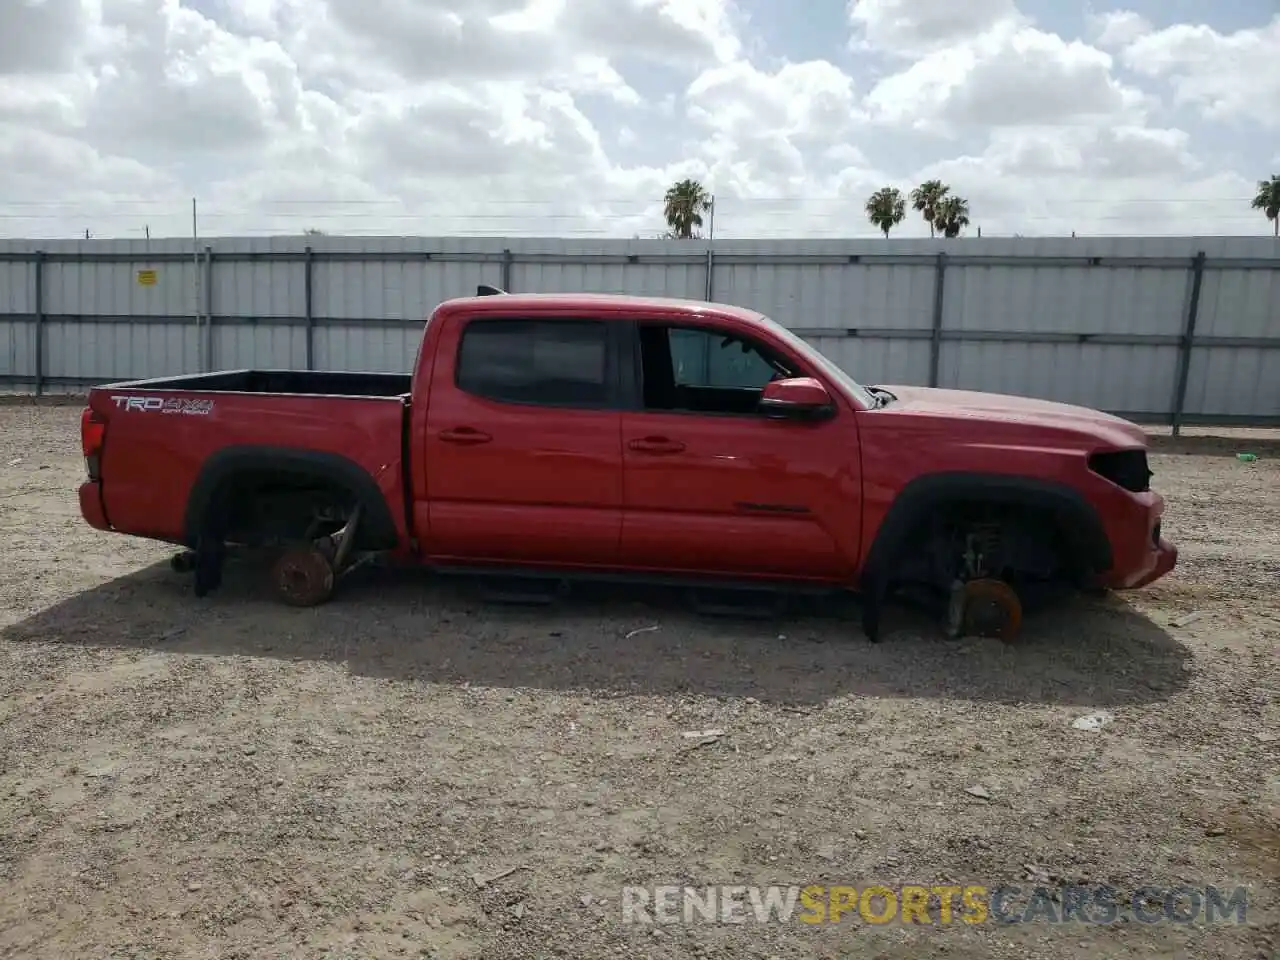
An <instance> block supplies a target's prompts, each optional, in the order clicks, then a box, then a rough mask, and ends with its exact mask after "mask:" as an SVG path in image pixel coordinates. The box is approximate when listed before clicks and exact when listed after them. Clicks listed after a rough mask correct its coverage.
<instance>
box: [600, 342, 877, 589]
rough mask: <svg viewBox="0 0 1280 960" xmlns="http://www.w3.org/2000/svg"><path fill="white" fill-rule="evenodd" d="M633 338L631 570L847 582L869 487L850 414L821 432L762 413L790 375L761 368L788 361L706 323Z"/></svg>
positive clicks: (626, 435) (627, 434)
mask: <svg viewBox="0 0 1280 960" xmlns="http://www.w3.org/2000/svg"><path fill="white" fill-rule="evenodd" d="M709 324H711V325H709ZM633 330H634V331H635V352H636V354H638V363H637V365H638V366H639V368H640V369H639V381H640V385H641V386H640V389H639V390H638V391H637V393H638V394H639V395H638V396H637V397H636V398H635V400H634V406H635V407H638V409H632V410H629V411H627V412H626V413H624V414H623V418H622V438H623V444H624V447H623V464H624V477H625V510H624V513H623V525H622V561H623V562H624V563H626V564H628V565H631V566H636V567H644V568H648V569H655V570H664V571H670V572H689V573H706V574H723V575H730V576H738V575H746V576H767V577H783V578H796V579H806V580H808V579H812V580H828V579H843V578H845V577H847V576H849V575H851V573H852V564H853V559H852V558H854V557H856V555H857V537H858V533H859V531H858V529H857V525H856V523H853V522H851V521H850V518H856V517H857V515H858V509H859V506H860V505H859V493H860V478H859V469H858V456H857V427H856V424H855V422H854V417H853V415H852V414H851V413H850V411H848V410H846V409H841V410H839V412H838V413H837V415H836V416H835V417H834V418H832V419H830V420H826V421H823V422H818V423H802V422H796V421H779V420H771V419H768V418H766V417H764V416H762V415H761V414H759V413H758V412H757V403H758V401H759V397H760V391H761V390H762V388H763V387H764V385H765V384H766V383H768V382H769V381H770V379H772V378H774V377H779V376H782V374H780V373H779V372H778V371H777V370H775V369H774V367H772V366H770V364H769V362H767V361H766V360H765V359H764V357H765V355H769V356H771V357H773V359H774V360H775V362H781V363H782V364H783V365H784V366H787V365H788V364H790V366H791V367H793V368H794V367H796V366H797V365H796V364H795V363H794V362H793V361H789V360H788V358H786V357H784V356H781V355H779V354H778V353H777V352H776V351H774V350H773V349H771V348H769V347H767V346H765V345H764V344H763V343H762V342H761V341H759V340H757V339H754V338H752V337H750V336H739V335H738V334H737V333H735V332H734V331H731V330H729V329H728V328H718V327H716V326H714V325H713V324H712V322H711V321H705V322H703V321H700V322H699V323H697V324H671V323H668V322H644V321H641V322H639V323H637V324H635V325H634V326H633ZM729 334H733V336H734V338H733V339H730V340H729V342H727V343H726V336H727V335H729ZM744 348H745V349H744ZM790 372H791V373H793V374H800V375H810V374H811V371H803V370H797V369H792V370H790Z"/></svg>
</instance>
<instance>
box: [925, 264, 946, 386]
mask: <svg viewBox="0 0 1280 960" xmlns="http://www.w3.org/2000/svg"><path fill="white" fill-rule="evenodd" d="M946 280H947V255H946V254H945V253H940V254H938V263H937V266H936V267H935V268H934V272H933V327H932V330H931V334H930V339H929V386H931V387H936V386H937V385H938V366H939V363H940V361H941V359H942V305H943V297H944V295H945V290H946Z"/></svg>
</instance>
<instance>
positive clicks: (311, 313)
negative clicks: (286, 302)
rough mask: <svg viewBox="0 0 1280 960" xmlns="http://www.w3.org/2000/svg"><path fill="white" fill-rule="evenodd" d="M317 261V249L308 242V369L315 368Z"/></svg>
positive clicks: (304, 273) (304, 274) (305, 316)
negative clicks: (315, 285) (314, 284)
mask: <svg viewBox="0 0 1280 960" xmlns="http://www.w3.org/2000/svg"><path fill="white" fill-rule="evenodd" d="M314 263H315V251H314V250H313V249H312V248H311V245H310V244H308V245H307V248H306V250H304V251H303V257H302V316H303V320H304V322H305V323H306V326H307V329H306V335H307V369H308V370H314V369H315V336H314V333H315V326H316V314H315V293H314V288H313V287H312V282H313V277H312V271H311V267H312V265H313V264H314Z"/></svg>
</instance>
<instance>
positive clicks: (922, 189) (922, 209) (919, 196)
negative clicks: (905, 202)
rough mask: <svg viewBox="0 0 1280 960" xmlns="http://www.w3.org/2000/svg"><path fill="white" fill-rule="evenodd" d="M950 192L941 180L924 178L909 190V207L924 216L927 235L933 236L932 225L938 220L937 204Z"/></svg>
mask: <svg viewBox="0 0 1280 960" xmlns="http://www.w3.org/2000/svg"><path fill="white" fill-rule="evenodd" d="M950 192H951V188H950V187H948V186H947V185H946V184H945V183H943V182H942V181H941V180H926V181H925V182H924V183H922V184H920V186H918V187H916V188H915V189H914V190H912V191H911V208H912V209H913V210H916V211H918V212H919V213H920V215H921V216H923V217H924V219H925V222H926V223H928V224H929V236H931V237H932V236H935V235H936V234H934V232H933V231H934V226H935V225H936V224H937V222H938V205H939V204H941V203H942V201H943V200H944V199H946V196H947V194H949V193H950Z"/></svg>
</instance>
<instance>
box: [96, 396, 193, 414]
mask: <svg viewBox="0 0 1280 960" xmlns="http://www.w3.org/2000/svg"><path fill="white" fill-rule="evenodd" d="M111 399H112V401H113V402H114V403H115V405H116V408H117V409H120V410H133V411H136V412H138V413H181V414H186V415H188V416H195V417H204V416H208V415H209V414H210V413H212V412H213V401H212V400H204V399H200V398H190V397H173V398H170V399H168V400H166V399H165V398H164V397H129V396H123V395H122V396H113V397H112V398H111Z"/></svg>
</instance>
